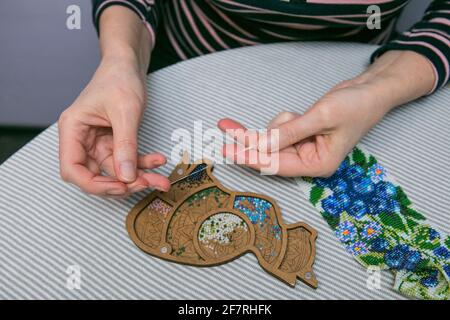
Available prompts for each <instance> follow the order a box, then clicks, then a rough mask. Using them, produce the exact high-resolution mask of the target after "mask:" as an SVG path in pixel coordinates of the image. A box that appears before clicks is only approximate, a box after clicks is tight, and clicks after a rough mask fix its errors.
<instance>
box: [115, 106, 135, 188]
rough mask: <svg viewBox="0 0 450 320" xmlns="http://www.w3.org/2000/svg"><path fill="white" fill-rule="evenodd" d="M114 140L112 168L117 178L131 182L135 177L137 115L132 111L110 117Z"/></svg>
mask: <svg viewBox="0 0 450 320" xmlns="http://www.w3.org/2000/svg"><path fill="white" fill-rule="evenodd" d="M111 124H112V130H113V140H114V146H113V148H114V151H113V154H114V169H115V171H116V175H117V177H118V178H119V180H121V181H123V182H127V183H129V182H133V181H135V180H136V177H137V132H138V128H139V115H134V114H133V112H131V111H130V112H127V113H122V114H116V115H114V116H113V117H112V118H111Z"/></svg>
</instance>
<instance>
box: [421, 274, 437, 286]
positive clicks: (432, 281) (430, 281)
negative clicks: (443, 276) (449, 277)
mask: <svg viewBox="0 0 450 320" xmlns="http://www.w3.org/2000/svg"><path fill="white" fill-rule="evenodd" d="M420 283H421V284H423V285H424V286H425V287H427V288H434V287H436V286H437V285H438V284H439V281H438V279H437V277H432V276H430V277H426V278H423V279H422V280H420Z"/></svg>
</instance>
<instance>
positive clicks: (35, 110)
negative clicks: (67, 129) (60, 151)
mask: <svg viewBox="0 0 450 320" xmlns="http://www.w3.org/2000/svg"><path fill="white" fill-rule="evenodd" d="M430 2H431V0H412V1H411V3H410V4H409V5H408V6H407V8H406V9H405V10H404V12H403V14H402V17H401V20H400V22H399V24H398V29H399V30H404V29H405V28H407V27H408V26H410V25H411V24H412V23H414V21H417V20H419V19H420V17H421V15H422V13H423V11H424V10H425V8H426V7H427V5H428V3H430ZM71 4H77V5H79V6H80V7H81V17H82V23H81V30H68V29H67V28H66V18H67V14H66V8H67V6H69V5H71ZM98 60H99V50H98V44H97V36H96V33H95V30H94V28H93V25H92V22H91V3H90V0H39V1H34V0H1V2H0V125H20V126H47V125H49V124H50V123H53V122H54V121H56V120H57V118H58V115H59V113H60V112H61V111H62V110H64V109H65V108H66V107H68V106H69V105H70V104H71V103H72V101H73V100H74V99H75V98H76V96H77V95H78V93H79V92H80V91H81V90H82V88H83V87H84V86H85V85H86V83H87V82H88V81H89V79H90V77H91V75H92V73H93V72H94V70H95V67H96V65H97V63H98Z"/></svg>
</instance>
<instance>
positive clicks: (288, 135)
mask: <svg viewBox="0 0 450 320" xmlns="http://www.w3.org/2000/svg"><path fill="white" fill-rule="evenodd" d="M284 139H285V140H286V141H287V143H288V144H294V143H296V142H298V141H297V133H296V131H295V129H294V128H292V127H287V128H285V130H284Z"/></svg>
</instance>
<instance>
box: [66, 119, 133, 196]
mask: <svg viewBox="0 0 450 320" xmlns="http://www.w3.org/2000/svg"><path fill="white" fill-rule="evenodd" d="M58 129H59V159H60V172H61V177H62V178H63V179H64V180H65V181H67V182H70V183H73V184H75V185H77V186H78V187H80V188H81V190H82V191H84V192H87V193H92V194H96V195H106V194H109V195H120V194H123V193H125V192H126V186H125V184H123V183H122V182H119V181H117V180H116V179H111V178H110V177H103V176H101V175H99V174H98V173H97V172H94V171H91V170H89V169H88V166H87V164H88V161H90V160H89V158H88V155H87V153H86V150H85V148H84V146H83V143H82V141H81V140H80V136H84V135H85V134H84V135H83V133H85V132H86V130H88V127H87V126H85V127H83V125H80V124H78V125H77V124H74V123H71V122H69V123H64V125H63V126H58ZM94 167H95V166H94Z"/></svg>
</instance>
